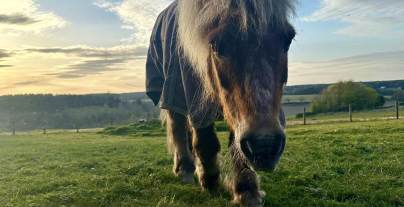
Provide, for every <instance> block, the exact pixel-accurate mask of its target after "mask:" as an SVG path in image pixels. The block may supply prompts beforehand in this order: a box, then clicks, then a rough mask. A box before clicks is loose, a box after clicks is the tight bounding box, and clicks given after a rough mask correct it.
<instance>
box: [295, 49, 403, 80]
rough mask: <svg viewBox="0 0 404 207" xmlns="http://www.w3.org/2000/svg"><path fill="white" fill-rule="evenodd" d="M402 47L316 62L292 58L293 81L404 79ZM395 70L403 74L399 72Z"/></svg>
mask: <svg viewBox="0 0 404 207" xmlns="http://www.w3.org/2000/svg"><path fill="white" fill-rule="evenodd" d="M403 57H404V51H395V52H384V53H372V54H366V55H360V56H354V57H347V58H341V59H335V60H329V61H318V62H292V63H291V64H290V66H289V70H290V81H289V83H290V84H292V85H296V84H307V83H333V82H337V81H340V80H351V79H352V80H355V81H377V80H396V79H404V73H403V65H404V58H403ZM398 74H402V75H401V76H400V75H398Z"/></svg>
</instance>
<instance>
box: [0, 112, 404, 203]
mask: <svg viewBox="0 0 404 207" xmlns="http://www.w3.org/2000/svg"><path fill="white" fill-rule="evenodd" d="M143 130H144V131H141V132H140V133H129V135H121V136H117V135H107V134H105V133H104V134H100V133H95V132H86V133H80V134H76V133H72V132H56V133H51V134H47V135H43V134H40V133H31V134H24V135H18V136H15V137H13V136H6V135H1V136H0V206H5V207H7V206H24V207H25V206H32V207H33V206H86V207H91V206H94V207H95V206H105V207H109V206H170V207H171V206H174V207H177V206H178V207H179V206H184V207H185V206H201V207H202V206H211V207H214V206H232V204H231V203H230V202H229V200H230V195H229V194H228V193H226V191H224V190H220V191H218V192H217V193H214V194H210V193H207V192H202V191H201V189H200V188H199V187H198V186H197V185H182V184H181V183H180V180H179V179H177V178H175V177H173V175H172V173H171V165H172V161H171V158H170V156H169V155H168V154H167V150H166V147H165V142H166V141H165V137H164V133H163V132H162V130H161V129H160V128H159V127H158V126H155V127H150V128H144V129H143ZM112 134H113V133H112ZM122 134H126V133H122ZM219 135H220V138H221V141H222V151H221V153H222V154H224V153H226V142H227V140H226V136H227V133H226V132H220V133H219ZM287 135H288V143H287V146H286V151H285V153H284V156H283V157H282V160H281V162H280V165H279V167H278V169H277V170H276V171H275V172H273V173H265V172H260V175H261V181H262V187H263V189H264V190H265V191H266V193H267V196H266V197H265V205H266V206H282V207H287V206H291V207H292V206H293V207H295V206H358V207H359V206H364V207H365V206H380V207H381V206H383V207H384V206H387V207H388V206H390V207H396V206H404V173H403V172H404V164H403V160H404V120H400V121H397V120H375V121H372V122H366V121H364V122H354V123H319V124H316V125H308V126H301V125H292V126H290V127H289V128H288V129H287Z"/></svg>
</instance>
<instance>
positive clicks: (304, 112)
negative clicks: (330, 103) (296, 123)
mask: <svg viewBox="0 0 404 207" xmlns="http://www.w3.org/2000/svg"><path fill="white" fill-rule="evenodd" d="M306 124H307V122H306V107H304V108H303V125H306Z"/></svg>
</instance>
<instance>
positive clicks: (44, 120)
mask: <svg viewBox="0 0 404 207" xmlns="http://www.w3.org/2000/svg"><path fill="white" fill-rule="evenodd" d="M158 114H159V110H158V109H157V107H155V106H154V105H153V104H152V103H151V102H150V101H149V99H147V98H146V96H145V94H144V93H133V94H95V95H49V94H44V95H30V94H28V95H14V96H1V97H0V131H10V130H11V129H13V128H15V129H16V130H17V131H26V130H33V129H84V128H98V127H105V126H107V125H113V124H126V123H131V122H138V121H140V120H146V119H153V118H156V117H158Z"/></svg>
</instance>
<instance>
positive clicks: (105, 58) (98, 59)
mask: <svg viewBox="0 0 404 207" xmlns="http://www.w3.org/2000/svg"><path fill="white" fill-rule="evenodd" d="M25 52H28V53H42V54H43V53H44V54H62V55H66V56H72V57H76V58H80V60H79V61H76V62H74V63H72V64H69V65H65V66H62V67H60V69H62V71H61V72H54V73H48V74H47V75H53V76H57V77H58V78H62V79H74V78H81V77H85V76H89V75H98V74H102V73H105V72H111V71H117V70H126V69H128V68H127V66H126V65H124V64H125V63H127V62H128V61H130V60H134V59H144V58H145V56H146V52H147V48H146V47H143V46H119V47H110V48H96V47H88V46H73V47H53V48H30V49H26V50H25ZM123 65H124V66H123Z"/></svg>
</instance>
